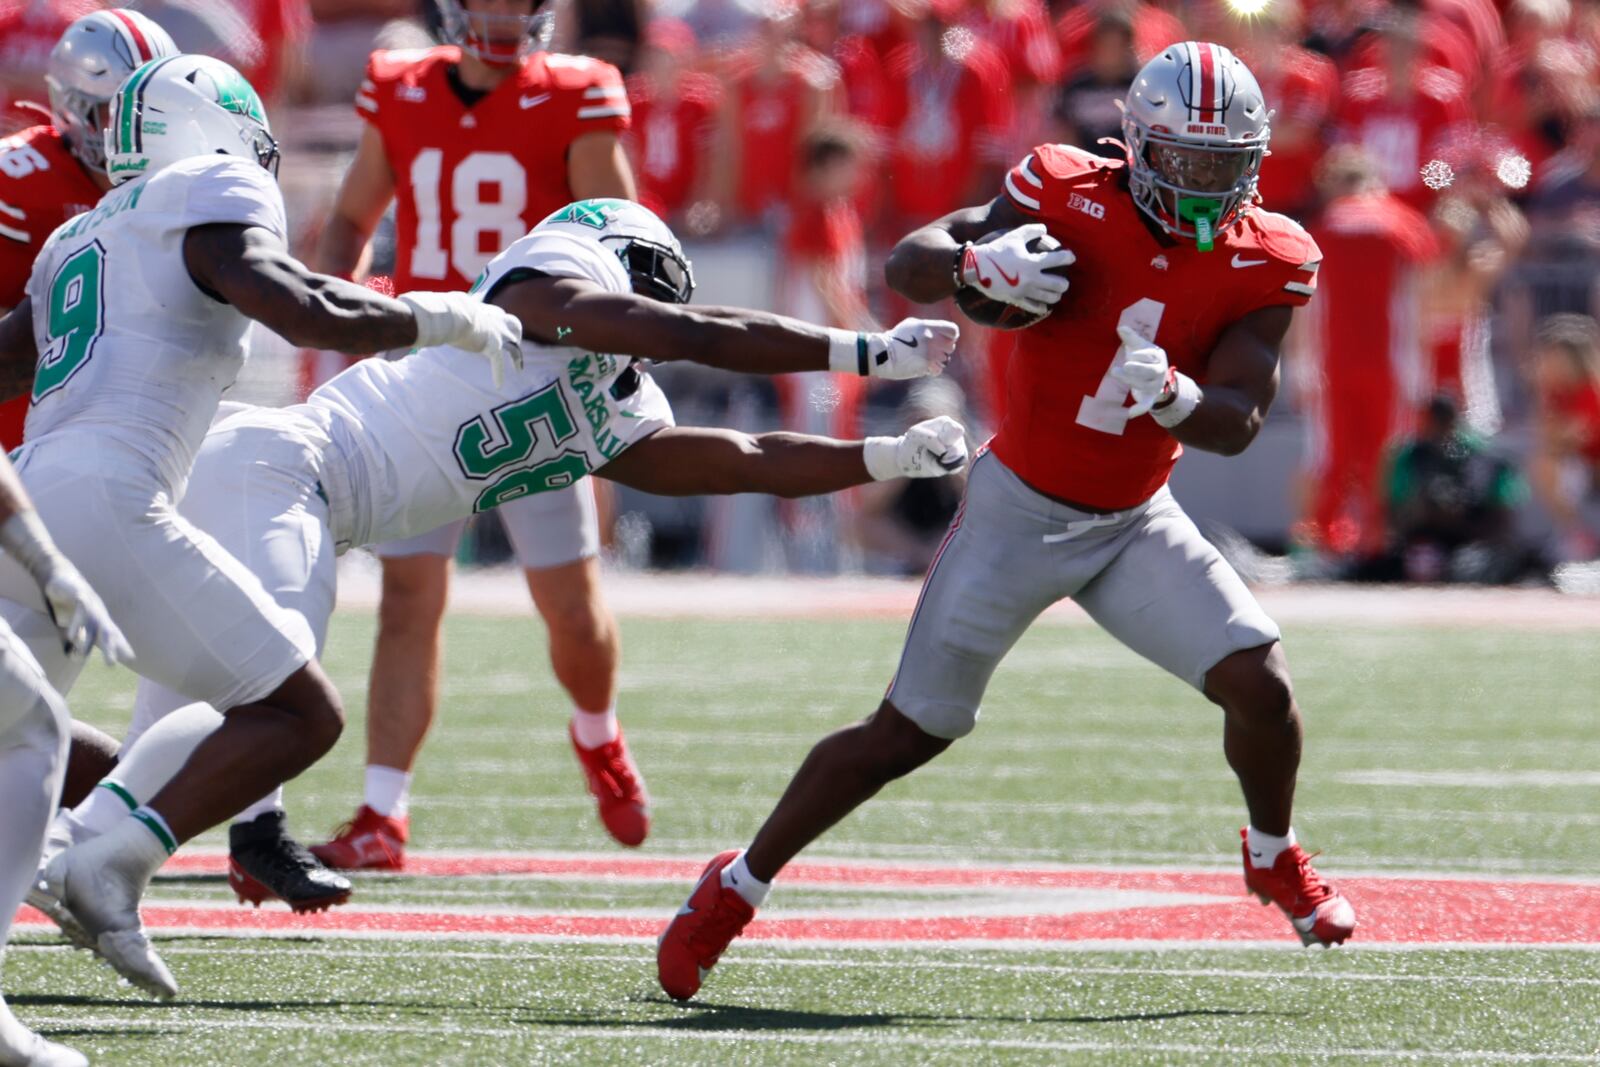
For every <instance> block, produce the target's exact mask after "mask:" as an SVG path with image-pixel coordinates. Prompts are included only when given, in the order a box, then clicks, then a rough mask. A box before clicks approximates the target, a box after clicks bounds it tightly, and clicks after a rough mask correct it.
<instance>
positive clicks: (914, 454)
mask: <svg viewBox="0 0 1600 1067" xmlns="http://www.w3.org/2000/svg"><path fill="white" fill-rule="evenodd" d="M862 459H863V460H864V461H865V462H866V465H867V473H868V474H870V475H872V477H873V478H874V479H875V480H876V481H880V482H884V481H888V480H889V479H890V478H942V477H944V476H945V475H946V474H954V473H956V472H957V471H959V470H960V469H961V468H963V467H965V466H966V465H967V432H966V430H964V429H962V426H961V424H960V423H959V422H957V421H956V420H955V419H952V418H951V417H950V416H948V415H940V416H939V417H938V418H936V419H925V420H923V421H922V422H919V423H917V424H916V425H915V426H913V427H911V429H909V430H907V431H906V432H905V433H903V434H901V435H900V436H899V437H869V438H867V440H866V442H865V445H864V448H863V450H862Z"/></svg>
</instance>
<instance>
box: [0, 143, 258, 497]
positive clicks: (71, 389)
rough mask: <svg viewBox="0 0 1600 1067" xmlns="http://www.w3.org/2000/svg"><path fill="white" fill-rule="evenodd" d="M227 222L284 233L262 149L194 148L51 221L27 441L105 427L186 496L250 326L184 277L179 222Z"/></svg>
mask: <svg viewBox="0 0 1600 1067" xmlns="http://www.w3.org/2000/svg"><path fill="white" fill-rule="evenodd" d="M230 222H231V223H238V224H241V225H246V226H260V227H262V228H264V229H267V230H270V231H272V232H273V233H276V234H277V235H278V236H280V237H284V236H285V235H286V233H287V229H288V226H287V223H286V221H285V217H284V209H283V196H282V194H281V193H280V192H279V190H278V184H277V182H276V181H274V180H273V178H272V175H270V174H268V173H267V171H265V170H264V169H262V168H261V167H260V166H259V165H257V164H256V163H254V162H250V161H247V160H243V159H239V158H237V157H233V156H197V157H195V158H193V159H188V160H184V161H182V162H179V163H175V164H173V165H171V166H169V167H166V168H163V169H162V170H159V171H156V172H155V173H154V174H152V175H150V176H149V177H146V178H139V179H135V180H134V181H131V182H128V183H126V184H124V185H121V186H118V187H117V188H115V189H113V190H111V192H109V193H107V194H106V195H105V198H104V199H102V200H101V201H100V203H99V205H97V206H96V207H95V209H94V210H93V211H89V212H86V213H84V214H82V215H79V216H77V217H76V218H74V219H72V220H71V221H69V222H67V223H65V224H64V225H62V226H61V227H60V228H58V229H57V230H56V232H55V233H53V234H51V236H50V239H49V241H47V242H46V243H45V246H44V249H43V250H42V251H41V252H40V254H39V258H38V260H37V261H36V262H35V263H34V267H33V274H32V275H31V277H30V278H29V279H28V296H29V297H30V298H32V301H33V330H34V340H35V343H36V345H37V347H38V351H39V362H38V366H37V369H36V371H35V375H34V383H33V407H32V410H31V411H30V412H29V415H28V422H27V439H28V441H29V442H30V443H34V442H39V441H42V440H44V439H46V438H47V437H49V436H50V435H52V434H58V433H69V432H70V433H73V434H81V433H83V432H85V431H89V432H92V433H94V434H96V435H97V436H100V437H102V438H110V439H112V440H114V441H115V442H117V443H118V444H120V445H122V446H123V447H124V448H125V449H126V450H127V451H129V452H131V453H133V454H134V455H136V456H137V457H139V459H140V460H142V461H143V462H145V463H148V465H149V468H150V470H151V472H152V473H153V474H154V475H155V476H156V477H158V478H159V479H160V480H161V483H162V484H163V485H164V486H165V487H166V488H167V489H168V490H170V491H172V492H173V493H174V494H175V495H181V493H182V490H183V484H184V480H185V479H186V478H187V477H188V473H189V468H190V467H191V466H192V465H193V463H194V456H195V452H196V450H197V449H198V448H199V447H200V442H201V440H202V439H203V438H204V437H205V433H206V428H207V426H209V425H210V423H211V418H212V416H213V415H214V414H215V412H216V408H217V404H218V402H219V401H220V399H221V397H222V391H223V390H224V389H226V388H228V386H230V385H232V384H233V381H234V379H235V378H236V377H237V376H238V374H239V369H240V368H241V367H242V366H243V365H244V361H245V351H246V348H245V345H246V338H247V336H248V333H249V329H250V320H249V319H247V318H245V317H244V315H242V314H240V313H239V312H238V311H237V310H235V309H234V308H233V307H232V306H231V305H229V304H226V303H224V302H223V301H222V300H220V299H218V298H217V297H216V296H214V295H212V294H210V293H207V292H205V291H203V290H202V289H201V288H200V287H199V285H198V284H197V283H196V282H195V281H194V279H193V278H192V277H191V276H190V274H189V270H188V268H187V266H186V265H185V263H184V255H183V241H184V235H185V234H187V233H188V231H189V230H190V229H192V228H194V227H196V226H203V225H206V224H208V223H230Z"/></svg>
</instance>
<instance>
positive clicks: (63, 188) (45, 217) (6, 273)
mask: <svg viewBox="0 0 1600 1067" xmlns="http://www.w3.org/2000/svg"><path fill="white" fill-rule="evenodd" d="M99 201H100V187H99V186H98V185H96V184H95V183H94V179H92V178H90V177H89V174H88V172H87V171H85V170H84V169H83V167H82V166H80V165H79V163H78V160H77V159H76V158H75V157H74V156H73V155H72V153H71V152H69V151H67V144H66V142H65V141H63V140H62V139H61V134H59V133H57V132H56V128H55V127H54V126H34V127H32V128H31V129H26V130H23V131H22V132H21V133H18V134H15V135H13V136H11V137H7V138H5V139H4V140H0V309H5V308H13V307H16V306H17V305H18V304H20V303H22V297H23V296H24V289H25V288H26V286H27V284H28V275H29V274H30V273H32V271H33V261H34V259H35V258H37V257H38V255H39V249H41V248H43V247H44V242H45V239H46V238H48V237H49V236H50V235H51V234H52V233H54V232H55V229H56V227H57V226H60V225H61V224H62V223H63V222H66V221H67V220H68V219H70V218H72V216H74V215H78V214H81V213H82V212H85V211H88V210H89V209H90V208H92V207H94V206H95V204H97V203H99ZM27 418H28V396H27V394H23V395H22V396H19V397H15V398H12V399H10V400H7V401H5V403H3V404H0V448H3V449H4V450H5V451H7V452H9V451H11V450H12V449H13V448H16V447H17V446H18V445H20V444H22V424H23V422H24V421H26V420H27Z"/></svg>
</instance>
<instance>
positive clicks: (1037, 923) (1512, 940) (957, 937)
mask: <svg viewBox="0 0 1600 1067" xmlns="http://www.w3.org/2000/svg"><path fill="white" fill-rule="evenodd" d="M407 864H408V865H407V870H406V874H407V875H413V876H421V877H436V878H452V879H460V878H473V877H488V876H513V877H515V876H522V877H537V878H551V879H557V880H573V881H577V880H585V881H587V880H593V879H597V878H606V879H615V880H623V881H651V882H659V881H666V882H675V883H679V884H681V885H682V886H683V888H684V889H685V891H687V888H688V886H689V885H690V883H691V882H692V881H693V879H694V878H695V877H696V876H697V875H698V874H699V871H700V866H701V865H700V863H699V862H696V861H691V860H674V859H653V858H643V857H640V858H635V857H623V856H593V857H588V856H538V855H477V856H472V855H464V856H416V855H413V856H408V857H407ZM167 870H168V871H169V872H171V873H184V874H214V875H220V874H222V873H223V870H224V857H223V855H222V854H221V853H215V852H213V853H206V852H195V853H186V854H183V855H180V856H177V857H175V858H174V859H173V860H172V861H171V862H170V863H169V864H168V865H167ZM1338 881H1339V885H1340V887H1341V888H1342V889H1343V891H1344V892H1345V893H1346V894H1347V895H1348V896H1349V897H1350V899H1351V900H1352V902H1353V903H1354V904H1355V905H1356V909H1357V912H1358V914H1359V915H1360V918H1361V925H1360V927H1359V929H1358V930H1357V934H1356V937H1357V940H1358V941H1359V942H1361V943H1366V944H1409V945H1423V944H1437V945H1448V944H1451V943H1457V942H1466V943H1505V944H1550V945H1559V944H1566V945H1573V944H1597V943H1600V936H1597V934H1596V929H1597V927H1600V883H1595V882H1560V883H1557V882H1535V881H1526V882H1524V881H1491V880H1466V879H1446V878H1418V877H1411V876H1407V877H1385V876H1373V875H1367V876H1361V877H1356V878H1347V879H1339V880H1338ZM783 884H784V885H793V886H800V885H805V886H813V887H814V886H857V887H872V888H879V889H885V890H892V889H893V888H895V887H897V886H903V887H906V888H918V889H927V888H938V887H949V888H952V889H961V888H971V889H974V890H986V891H991V892H992V891H995V890H1003V891H1006V892H1007V893H1008V894H1009V895H1014V897H1015V899H1016V900H1017V901H1018V903H1019V904H1021V905H1026V902H1027V898H1028V895H1029V893H1030V891H1033V892H1038V891H1048V890H1055V891H1060V890H1094V891H1099V892H1101V893H1106V894H1109V895H1110V898H1111V899H1110V900H1108V901H1107V902H1106V906H1105V907H1103V908H1099V909H1093V908H1091V909H1090V910H1083V909H1081V908H1077V907H1075V908H1074V910H1070V911H1066V912H1064V913H1052V912H1051V907H1052V904H1054V903H1055V901H1056V900H1059V897H1057V898H1055V900H1052V899H1051V898H1049V897H1045V896H1041V897H1040V901H1039V905H1040V911H1039V913H1038V914H1026V913H1025V914H1011V913H1008V914H1002V915H985V914H961V913H960V902H959V900H955V901H951V902H950V907H951V909H952V914H948V915H938V914H933V915H930V914H926V913H925V908H926V900H925V899H922V900H919V913H918V914H916V915H907V916H887V917H884V916H873V917H862V916H859V915H852V914H851V913H850V911H849V909H841V911H840V913H839V914H838V915H836V916H829V915H822V916H817V915H815V914H812V915H809V916H807V917H804V918H801V917H792V918H791V917H783V916H782V915H781V914H779V915H778V916H776V917H774V918H771V919H760V920H757V921H756V922H754V923H752V924H751V926H750V928H749V930H748V931H747V932H746V934H745V937H746V938H747V939H750V940H767V941H784V942H808V941H829V942H859V943H870V944H894V943H898V942H919V943H938V942H954V941H964V942H985V941H1005V942H1037V943H1039V944H1041V945H1047V944H1050V943H1060V942H1073V941H1118V940H1128V941H1217V942H1237V941H1260V940H1267V941H1271V940H1281V939H1284V938H1285V937H1287V936H1290V934H1289V931H1288V929H1287V926H1286V924H1285V922H1284V920H1283V918H1282V916H1280V915H1279V914H1278V913H1277V912H1276V910H1275V909H1272V908H1264V907H1261V906H1260V905H1258V904H1257V903H1256V902H1255V900H1254V899H1253V898H1250V897H1246V896H1245V895H1244V893H1243V887H1242V885H1241V881H1240V878H1239V876H1238V875H1237V874H1234V873H1230V872H1223V871H1167V870H1094V869H1066V868H1057V869H1023V868H1011V867H1003V868H1002V867H977V866H972V867H934V866H917V865H904V864H887V863H838V864H826V863H823V864H816V863H811V864H795V865H794V866H792V867H791V868H789V869H788V870H786V871H785V872H784V877H783ZM220 892H221V891H220V890H219V897H220ZM1124 892H1125V893H1129V894H1140V895H1141V896H1142V895H1144V894H1151V893H1179V894H1186V895H1189V896H1190V897H1191V898H1192V897H1193V896H1194V895H1196V894H1199V895H1205V896H1209V897H1213V898H1214V900H1212V901H1207V902H1200V903H1194V902H1184V903H1175V904H1159V903H1156V904H1151V903H1137V904H1130V906H1121V905H1119V904H1118V902H1117V901H1116V899H1115V898H1116V895H1117V894H1118V893H1124ZM358 893H359V887H358ZM357 899H358V900H359V897H358V898H357ZM1145 899H1148V898H1145ZM1023 910H1025V908H1024V909H1023ZM144 918H145V923H146V925H147V926H149V927H150V928H151V929H153V930H156V931H162V930H173V931H175V930H205V931H238V932H240V933H246V932H250V933H262V932H270V933H293V932H303V933H315V934H322V935H330V936H339V935H341V934H342V935H350V936H370V935H373V934H386V935H392V936H400V937H404V936H407V935H412V936H456V937H482V938H496V937H540V938H571V939H575V940H589V939H627V940H634V939H649V938H654V937H655V936H656V934H657V933H659V932H660V929H661V926H662V924H663V923H664V922H665V921H666V918H667V912H666V910H665V909H664V910H663V912H662V914H661V916H659V917H640V916H638V915H617V914H612V913H607V912H564V911H547V910H528V909H506V910H502V911H494V912H485V911H483V910H481V909H479V910H465V909H449V908H432V909H428V908H413V909H384V910H372V909H363V908H361V907H360V906H359V904H358V905H357V906H355V907H349V906H347V907H343V908H337V909H334V910H333V911H331V912H327V913H324V914H321V915H307V916H298V915H293V914H291V913H289V912H288V911H286V910H282V909H280V908H273V907H269V908H264V909H261V910H254V909H247V908H242V907H241V908H236V907H232V906H224V905H221V904H220V903H219V904H217V905H209V904H208V905H198V906H196V905H172V904H152V905H150V906H148V907H146V908H145V909H144ZM18 921H19V924H20V925H22V926H25V927H26V926H38V925H41V924H46V925H47V920H45V919H44V917H43V916H42V915H39V914H38V913H36V912H33V911H31V910H30V909H26V908H25V909H23V911H22V913H21V914H20V915H19V917H18Z"/></svg>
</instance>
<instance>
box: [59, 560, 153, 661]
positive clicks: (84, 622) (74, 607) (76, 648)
mask: <svg viewBox="0 0 1600 1067" xmlns="http://www.w3.org/2000/svg"><path fill="white" fill-rule="evenodd" d="M61 562H62V563H64V564H66V566H65V567H62V568H60V569H59V570H57V571H56V572H55V573H54V574H52V575H51V576H50V577H49V578H48V579H46V580H45V581H44V582H42V583H40V585H39V591H40V592H41V593H43V594H44V604H45V607H46V608H48V609H50V621H51V622H53V623H55V624H56V629H57V630H60V631H61V645H62V647H63V648H65V649H66V651H67V655H69V656H87V655H88V654H89V652H90V651H91V650H92V649H96V648H98V649H99V650H100V655H101V656H103V657H105V661H106V663H107V664H117V663H126V662H128V661H129V660H131V659H133V649H132V648H130V647H129V646H128V639H127V638H125V637H123V636H122V631H121V630H119V629H117V624H116V623H114V622H112V621H111V613H110V612H108V611H107V610H106V606H105V605H104V604H102V603H101V602H100V597H99V595H98V594H97V593H96V592H95V591H94V590H93V589H91V588H90V587H89V583H88V582H87V581H85V580H84V577H83V575H81V574H79V573H78V570H77V568H76V567H74V566H73V565H72V564H70V563H67V560H66V557H65V556H63V557H61Z"/></svg>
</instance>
